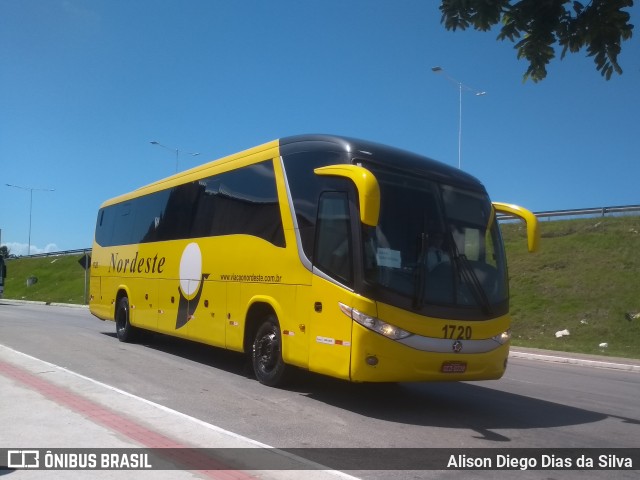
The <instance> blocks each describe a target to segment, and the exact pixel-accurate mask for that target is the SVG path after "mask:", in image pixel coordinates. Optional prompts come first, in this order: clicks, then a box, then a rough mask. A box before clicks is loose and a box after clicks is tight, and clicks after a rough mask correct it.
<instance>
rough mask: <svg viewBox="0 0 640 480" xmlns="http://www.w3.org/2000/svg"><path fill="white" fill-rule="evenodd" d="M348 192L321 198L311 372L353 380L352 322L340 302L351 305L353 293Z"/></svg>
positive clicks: (339, 192) (316, 251)
mask: <svg viewBox="0 0 640 480" xmlns="http://www.w3.org/2000/svg"><path fill="white" fill-rule="evenodd" d="M349 205H350V199H349V193H348V192H347V191H329V192H324V193H322V194H321V195H320V199H319V203H318V216H317V221H316V237H315V245H314V254H313V272H314V275H313V279H312V288H311V296H312V300H313V309H314V313H313V314H312V315H311V321H310V322H309V323H310V324H309V341H310V347H309V369H310V370H312V371H315V372H320V373H326V374H330V375H334V376H337V377H340V378H345V379H348V378H349V370H350V368H349V367H350V358H351V322H352V321H351V319H350V318H349V317H347V316H346V315H345V314H344V313H342V312H341V310H340V303H344V304H347V305H349V304H351V303H352V302H351V299H352V297H353V293H352V292H351V285H353V279H354V278H353V277H354V272H353V270H354V269H353V235H352V222H351V215H350V211H349V210H350V207H349Z"/></svg>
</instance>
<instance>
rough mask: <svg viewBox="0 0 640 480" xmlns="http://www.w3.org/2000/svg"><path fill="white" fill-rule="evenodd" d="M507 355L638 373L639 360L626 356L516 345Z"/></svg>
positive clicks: (639, 371) (639, 367)
mask: <svg viewBox="0 0 640 480" xmlns="http://www.w3.org/2000/svg"><path fill="white" fill-rule="evenodd" d="M509 357H510V358H524V359H527V360H536V361H542V362H550V363H566V364H568V365H580V366H583V367H592V368H604V369H609V370H622V371H627V372H635V373H640V361H638V360H635V359H627V358H610V359H608V358H607V357H598V356H596V355H581V354H575V353H568V352H552V351H548V350H535V349H523V348H517V347H516V348H512V349H511V351H510V352H509Z"/></svg>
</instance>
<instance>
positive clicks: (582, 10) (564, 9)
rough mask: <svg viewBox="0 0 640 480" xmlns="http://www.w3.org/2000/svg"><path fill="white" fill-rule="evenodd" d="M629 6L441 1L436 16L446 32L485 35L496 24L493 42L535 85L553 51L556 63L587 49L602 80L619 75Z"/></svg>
mask: <svg viewBox="0 0 640 480" xmlns="http://www.w3.org/2000/svg"><path fill="white" fill-rule="evenodd" d="M632 6H633V0H591V1H590V2H588V3H587V4H586V5H585V4H583V3H580V2H577V1H572V0H520V1H516V2H511V1H510V0H442V4H441V5H440V11H441V12H442V23H443V24H444V26H445V28H446V29H447V30H453V31H455V30H458V29H460V30H465V29H467V28H469V27H473V28H474V29H475V30H479V31H488V30H490V29H491V28H492V27H493V26H494V25H496V24H498V23H501V24H502V27H501V29H500V33H499V35H498V40H505V39H509V40H511V41H512V42H514V43H515V45H514V48H515V49H516V50H517V51H518V58H519V59H520V58H525V59H526V60H527V61H528V62H529V68H527V71H526V72H525V74H524V80H525V81H526V80H527V79H529V78H530V79H531V80H533V81H534V82H538V81H540V80H542V79H544V78H545V77H546V76H547V68H546V67H547V65H548V64H549V62H551V60H552V59H553V58H555V47H556V45H559V46H560V47H561V48H562V54H561V57H560V58H561V59H562V58H564V56H565V55H566V53H567V52H570V53H576V52H578V51H580V50H581V49H582V48H585V47H586V51H587V55H588V56H590V57H593V60H594V62H595V64H596V68H597V70H598V71H600V73H601V74H602V76H603V77H605V78H606V79H607V80H609V79H610V78H611V75H612V74H613V72H614V71H615V72H616V73H618V74H622V68H621V67H620V65H619V64H618V54H619V53H620V52H621V50H622V42H623V41H625V40H629V39H630V38H631V36H632V31H633V25H632V24H630V23H629V20H630V18H631V17H630V15H629V13H628V12H626V11H624V9H625V8H630V7H632Z"/></svg>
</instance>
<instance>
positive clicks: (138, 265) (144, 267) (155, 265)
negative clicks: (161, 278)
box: [109, 252, 167, 273]
mask: <svg viewBox="0 0 640 480" xmlns="http://www.w3.org/2000/svg"><path fill="white" fill-rule="evenodd" d="M166 260H167V259H166V258H165V257H159V258H158V254H157V253H156V254H155V256H153V257H141V256H139V254H138V252H136V254H135V255H134V256H133V258H121V257H120V256H119V254H118V253H112V254H111V261H110V262H109V272H112V271H115V272H118V273H126V272H129V273H162V272H163V271H164V264H165V262H166Z"/></svg>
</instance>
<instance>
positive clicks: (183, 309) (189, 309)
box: [176, 243, 209, 330]
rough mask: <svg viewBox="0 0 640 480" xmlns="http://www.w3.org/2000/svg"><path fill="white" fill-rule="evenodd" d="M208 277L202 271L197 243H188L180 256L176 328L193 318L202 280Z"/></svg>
mask: <svg viewBox="0 0 640 480" xmlns="http://www.w3.org/2000/svg"><path fill="white" fill-rule="evenodd" d="M208 277H209V274H208V273H202V252H201V251H200V247H199V246H198V244H197V243H190V244H189V245H187V246H186V248H185V249H184V251H183V252H182V257H181V258H180V285H179V286H178V295H179V296H180V303H179V304H178V317H177V318H176V330H177V329H178V328H180V327H183V326H185V325H186V324H187V322H188V321H189V320H191V319H192V318H193V314H194V313H195V311H196V308H198V304H199V303H200V295H202V288H203V287H204V281H205V279H207V278H208Z"/></svg>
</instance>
